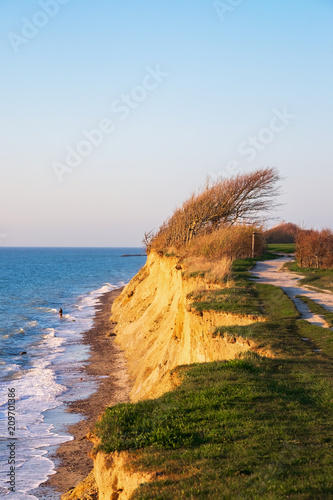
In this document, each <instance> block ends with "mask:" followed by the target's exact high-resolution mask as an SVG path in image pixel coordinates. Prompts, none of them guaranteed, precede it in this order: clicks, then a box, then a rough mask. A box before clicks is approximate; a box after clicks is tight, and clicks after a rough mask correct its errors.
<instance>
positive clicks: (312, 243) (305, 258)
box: [296, 229, 333, 269]
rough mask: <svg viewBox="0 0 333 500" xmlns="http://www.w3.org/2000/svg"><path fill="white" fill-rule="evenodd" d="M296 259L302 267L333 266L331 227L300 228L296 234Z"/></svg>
mask: <svg viewBox="0 0 333 500" xmlns="http://www.w3.org/2000/svg"><path fill="white" fill-rule="evenodd" d="M296 260H297V263H298V265H299V266H300V267H312V268H316V269H330V268H333V232H332V231H331V230H330V229H323V230H322V231H315V230H314V229H308V230H299V231H298V233H297V236H296Z"/></svg>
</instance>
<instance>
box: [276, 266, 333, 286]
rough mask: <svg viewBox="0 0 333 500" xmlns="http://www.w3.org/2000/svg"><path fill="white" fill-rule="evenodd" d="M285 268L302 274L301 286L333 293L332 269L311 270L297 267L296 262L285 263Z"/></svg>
mask: <svg viewBox="0 0 333 500" xmlns="http://www.w3.org/2000/svg"><path fill="white" fill-rule="evenodd" d="M285 267H286V268H287V269H289V270H290V271H293V272H295V273H299V274H302V275H303V276H304V278H303V279H302V280H301V281H300V283H301V284H302V285H307V286H311V287H313V288H316V289H318V290H320V291H322V290H328V291H330V292H333V269H312V268H308V267H299V266H298V265H297V263H296V262H287V263H286V264H285Z"/></svg>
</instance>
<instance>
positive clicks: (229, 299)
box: [188, 284, 262, 316]
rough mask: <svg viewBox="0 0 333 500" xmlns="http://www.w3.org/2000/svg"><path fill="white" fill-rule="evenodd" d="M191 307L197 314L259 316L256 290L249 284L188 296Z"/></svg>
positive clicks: (259, 308)
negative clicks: (213, 313)
mask: <svg viewBox="0 0 333 500" xmlns="http://www.w3.org/2000/svg"><path fill="white" fill-rule="evenodd" d="M188 298H190V299H192V307H193V308H194V309H196V310H197V311H199V312H202V311H208V310H210V311H212V310H213V311H219V312H224V313H232V314H241V315H254V316H260V315H261V314H262V308H261V307H260V305H259V301H258V298H257V292H256V288H255V287H254V286H252V285H251V284H248V285H243V286H242V285H238V286H237V287H230V288H223V289H221V290H209V291H204V292H200V293H197V294H193V295H189V296H188Z"/></svg>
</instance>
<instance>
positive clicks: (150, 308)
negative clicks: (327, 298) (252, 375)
mask: <svg viewBox="0 0 333 500" xmlns="http://www.w3.org/2000/svg"><path fill="white" fill-rule="evenodd" d="M216 287H217V285H214V284H210V283H207V282H205V281H204V280H203V279H201V278H185V277H184V276H183V269H182V266H181V265H180V264H179V261H178V259H176V258H172V257H161V256H159V255H157V254H154V253H152V254H150V255H149V257H148V259H147V263H146V265H145V266H144V268H143V269H142V270H141V271H140V272H139V273H138V274H137V275H136V276H135V277H134V278H133V279H132V280H131V282H130V283H129V284H128V285H127V286H126V287H125V288H124V290H123V291H122V293H121V294H120V295H119V297H118V298H117V299H116V301H115V302H114V304H113V307H112V316H111V321H112V322H114V323H116V328H115V333H116V337H115V340H116V342H117V343H118V344H119V345H120V346H121V348H122V349H123V351H124V354H125V357H126V359H127V365H128V371H129V375H130V378H131V381H132V384H133V388H132V391H131V394H130V397H131V400H132V401H133V402H136V401H139V400H142V399H147V398H155V397H158V396H160V395H162V394H163V393H164V392H167V391H169V390H171V389H172V388H173V387H174V386H175V385H176V384H177V381H176V380H175V377H174V376H173V375H172V374H171V370H172V369H173V368H175V367H177V366H180V365H186V364H190V363H197V362H209V361H219V360H229V359H234V358H235V357H237V356H238V355H239V354H241V353H244V352H246V351H249V350H255V351H256V352H259V353H260V354H262V355H266V356H272V355H273V354H272V353H270V352H269V351H267V350H263V349H258V347H257V346H256V344H255V343H254V342H252V341H249V340H247V339H243V338H241V337H232V336H226V337H214V336H213V332H214V331H215V330H216V328H218V327H223V326H232V325H248V324H251V323H253V322H255V321H260V320H261V321H264V320H263V319H260V318H259V319H258V318H257V317H252V316H240V315H234V314H225V313H217V312H213V311H212V312H210V311H207V312H203V313H201V314H198V313H197V312H196V311H195V310H193V309H192V308H191V300H190V299H188V298H187V297H188V294H190V293H191V292H197V291H199V290H207V289H211V288H216ZM93 458H94V478H95V482H94V485H93V487H94V488H97V491H98V494H97V496H96V497H94V496H93V495H94V493H93V495H92V496H91V497H89V496H88V497H83V496H75V490H74V492H72V496H70V497H66V500H67V499H69V498H71V499H74V498H77V499H78V498H91V499H94V498H98V499H100V500H102V499H103V500H104V499H112V500H113V499H121V500H125V499H129V498H130V497H131V495H132V493H133V492H134V490H135V489H136V488H137V487H138V486H139V485H140V484H141V483H143V482H149V481H150V478H151V477H150V475H148V474H141V473H140V474H139V473H137V472H135V471H132V472H131V470H130V469H131V467H130V455H129V454H128V453H127V452H121V453H118V452H115V453H111V454H108V455H106V454H104V453H102V452H99V453H97V455H96V456H94V457H93ZM78 491H81V493H80V494H81V495H82V488H81V489H80V485H79V487H78ZM93 491H94V490H93Z"/></svg>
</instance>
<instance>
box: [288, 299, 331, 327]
mask: <svg viewBox="0 0 333 500" xmlns="http://www.w3.org/2000/svg"><path fill="white" fill-rule="evenodd" d="M297 298H299V299H301V300H302V301H303V302H304V303H305V304H306V305H307V306H308V308H309V309H310V311H311V312H312V313H313V314H319V315H320V316H323V318H324V319H325V320H326V321H327V323H328V325H329V326H330V327H331V328H333V312H331V311H328V310H327V309H325V307H323V306H321V305H320V304H318V303H317V302H315V301H314V300H312V299H310V298H309V297H306V296H305V295H297Z"/></svg>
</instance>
